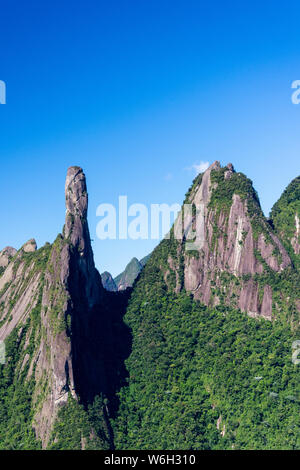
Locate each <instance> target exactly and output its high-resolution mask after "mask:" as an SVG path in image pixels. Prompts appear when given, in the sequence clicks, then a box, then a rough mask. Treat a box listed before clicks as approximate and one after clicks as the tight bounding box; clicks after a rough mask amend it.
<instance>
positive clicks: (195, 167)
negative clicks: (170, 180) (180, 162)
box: [187, 161, 209, 176]
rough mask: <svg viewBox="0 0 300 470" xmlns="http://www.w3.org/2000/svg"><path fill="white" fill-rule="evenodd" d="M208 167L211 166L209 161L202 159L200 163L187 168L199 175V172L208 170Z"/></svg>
mask: <svg viewBox="0 0 300 470" xmlns="http://www.w3.org/2000/svg"><path fill="white" fill-rule="evenodd" d="M208 167H209V162H203V161H201V162H200V163H194V165H192V166H190V167H189V168H187V170H193V171H194V172H195V173H196V176H197V175H199V173H203V172H204V171H205V170H207V168H208Z"/></svg>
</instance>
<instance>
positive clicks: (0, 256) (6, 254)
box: [0, 246, 17, 268]
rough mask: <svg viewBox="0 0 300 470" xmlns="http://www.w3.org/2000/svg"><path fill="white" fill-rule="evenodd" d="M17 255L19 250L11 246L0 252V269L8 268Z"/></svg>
mask: <svg viewBox="0 0 300 470" xmlns="http://www.w3.org/2000/svg"><path fill="white" fill-rule="evenodd" d="M16 254H17V250H16V249H15V248H12V247H11V246H7V247H6V248H4V249H3V250H2V251H0V267H2V268H6V266H8V264H9V262H10V261H11V259H12V258H13V257H14V256H15V255H16Z"/></svg>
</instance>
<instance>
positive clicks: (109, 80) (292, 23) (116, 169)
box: [0, 0, 300, 275]
mask: <svg viewBox="0 0 300 470" xmlns="http://www.w3.org/2000/svg"><path fill="white" fill-rule="evenodd" d="M0 8H1V10H0V17H1V28H0V44H1V48H0V80H4V81H5V82H6V84H7V104H6V105H0V158H1V209H2V210H1V220H2V222H1V232H0V248H3V247H4V246H6V245H13V246H15V247H16V248H19V247H20V246H21V245H22V244H23V243H24V242H25V241H26V240H27V239H29V238H32V237H35V238H36V240H37V242H38V244H39V246H41V245H42V244H44V243H45V242H46V241H50V242H51V241H53V240H54V238H55V237H56V235H57V233H58V232H60V231H61V229H62V225H63V222H64V180H65V174H66V170H67V167H68V166H70V165H80V166H82V167H83V168H84V170H85V172H86V175H87V179H88V188H89V194H90V208H89V223H90V230H91V236H92V238H94V239H95V241H94V242H93V246H94V252H95V259H96V264H97V266H98V268H99V270H100V271H104V270H109V271H111V272H112V273H113V274H114V275H115V274H118V273H119V272H120V271H121V270H122V269H123V268H124V266H125V265H126V263H127V262H128V261H129V260H130V258H132V257H133V256H137V257H138V258H141V257H142V256H144V255H145V254H147V253H148V252H149V251H151V250H152V248H153V247H154V245H155V242H154V241H136V242H134V241H130V240H129V241H100V240H97V239H96V233H95V231H96V225H97V222H98V220H99V219H97V217H96V207H97V206H98V205H99V204H100V203H102V202H109V203H116V202H117V198H118V196H119V195H127V196H128V201H129V203H134V202H140V203H145V204H150V203H163V202H166V203H173V202H182V200H183V197H184V194H185V192H186V191H187V189H188V187H189V186H190V184H191V181H192V179H193V177H194V174H193V170H188V169H187V168H189V167H191V166H192V165H193V164H195V163H199V162H200V161H209V162H213V161H214V160H220V161H221V163H222V164H226V163H228V162H229V161H230V162H232V163H233V164H234V166H235V167H236V169H237V170H239V171H242V172H244V173H246V174H247V175H248V176H249V177H250V178H251V179H252V180H253V182H254V186H255V188H256V189H257V190H258V192H259V196H260V199H261V203H262V206H263V209H264V211H265V213H266V214H268V212H269V210H270V208H271V206H272V205H273V203H274V202H275V201H276V200H277V199H278V197H279V196H280V194H281V192H282V191H283V189H284V188H285V187H286V185H287V184H288V183H289V182H290V181H291V179H293V178H294V177H295V176H297V175H298V174H299V154H300V105H298V106H296V105H293V104H292V102H291V93H292V90H291V83H292V81H293V80H297V79H300V62H299V44H300V28H299V17H300V5H298V4H297V3H295V2H294V3H289V2H282V1H278V2H277V1H274V0H273V1H263V2H261V1H260V2H257V1H251V2H250V1H246V2H245V1H243V2H241V1H236V2H232V1H227V2H224V1H215V2H208V1H207V2H202V1H200V0H198V1H190V0H184V1H177V0H172V1H171V0H169V1H166V0H159V1H157V0H148V1H147V0H145V1H141V0H132V1H129V0H127V1H126V0H122V1H121V0H118V1H114V0H110V1H101V0H98V1H96V0H85V1H80V0H77V1H76V2H74V1H67V0H65V1H56V0H52V1H47V0H44V1H40V0H39V1H38V0H28V1H26V2H24V1H23V0H22V1H21V0H19V1H15V0H10V1H7V2H4V1H1V2H0Z"/></svg>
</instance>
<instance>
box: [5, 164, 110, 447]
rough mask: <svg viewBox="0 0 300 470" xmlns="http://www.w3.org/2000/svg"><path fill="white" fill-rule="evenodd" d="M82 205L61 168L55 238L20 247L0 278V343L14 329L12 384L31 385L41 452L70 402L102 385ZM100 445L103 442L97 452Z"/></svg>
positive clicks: (73, 177)
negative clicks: (61, 207)
mask: <svg viewBox="0 0 300 470" xmlns="http://www.w3.org/2000/svg"><path fill="white" fill-rule="evenodd" d="M87 207H88V199H87V192H86V182H85V176H84V173H83V171H82V170H81V169H80V168H78V167H72V168H69V170H68V174H67V180H66V208H67V211H66V222H65V227H64V231H63V235H59V236H58V237H57V239H56V241H55V242H54V244H53V245H49V244H47V245H46V246H45V247H43V248H41V249H40V250H37V251H36V243H35V241H34V240H30V241H29V242H27V243H26V244H25V245H24V246H23V247H22V248H21V250H19V252H18V253H17V254H16V255H15V256H14V258H13V259H12V261H11V262H10V263H9V264H8V266H7V267H6V269H5V272H4V274H3V275H2V277H1V278H0V305H1V310H0V326H1V327H0V340H7V338H9V337H10V335H12V334H15V333H16V331H17V334H18V337H19V338H20V341H19V344H18V360H17V364H16V369H15V372H14V379H13V380H18V377H20V376H22V377H23V380H24V382H30V381H31V383H32V384H33V390H32V395H31V400H32V410H33V416H32V427H33V428H34V430H35V433H36V437H37V439H38V440H41V441H42V444H43V447H46V446H47V445H48V443H49V439H50V436H51V433H52V430H53V426H54V423H55V421H56V419H57V416H58V412H59V410H60V409H61V407H62V406H63V405H66V404H67V402H68V400H69V399H70V397H72V398H73V399H75V400H76V401H78V400H79V399H80V400H81V401H83V402H85V403H88V402H92V400H93V398H94V397H95V395H96V394H97V393H99V394H100V393H101V392H102V391H105V387H106V384H105V380H106V379H105V372H104V364H103V356H102V357H100V356H101V347H99V344H98V343H97V341H98V340H97V338H96V336H95V325H97V327H98V326H99V322H100V323H101V312H103V307H102V305H101V301H102V295H103V288H102V284H101V278H100V275H99V273H98V272H97V270H96V268H95V265H94V260H93V253H92V248H91V243H90V236H89V229H88V224H87V218H86V217H87ZM100 346H101V345H100ZM105 440H106V444H105ZM107 442H108V438H107V439H106V438H104V441H103V442H102V444H103V446H105V445H107Z"/></svg>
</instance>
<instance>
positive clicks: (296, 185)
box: [270, 176, 300, 269]
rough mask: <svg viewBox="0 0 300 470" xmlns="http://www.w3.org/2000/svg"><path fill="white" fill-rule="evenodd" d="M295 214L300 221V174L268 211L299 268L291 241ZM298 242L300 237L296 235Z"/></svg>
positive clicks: (293, 233) (294, 233) (294, 236)
mask: <svg viewBox="0 0 300 470" xmlns="http://www.w3.org/2000/svg"><path fill="white" fill-rule="evenodd" d="M296 215H297V217H298V220H299V223H300V176H298V177H297V178H295V179H294V180H293V181H292V182H291V183H290V184H289V185H288V187H287V188H286V189H285V190H284V192H283V194H282V196H281V197H280V199H279V200H278V201H277V202H276V204H274V206H273V208H272V210H271V213H270V218H271V220H272V223H273V225H274V228H275V230H276V231H277V233H278V234H279V236H280V237H281V239H282V240H283V243H284V245H285V247H286V249H287V251H288V252H289V255H290V256H291V258H292V259H293V261H294V264H295V265H296V267H297V268H298V269H299V268H300V256H299V254H298V255H296V254H295V251H294V249H293V245H292V243H291V242H292V240H293V239H294V243H295V242H296V220H295V217H296ZM299 242H300V237H299V235H298V243H299Z"/></svg>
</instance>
